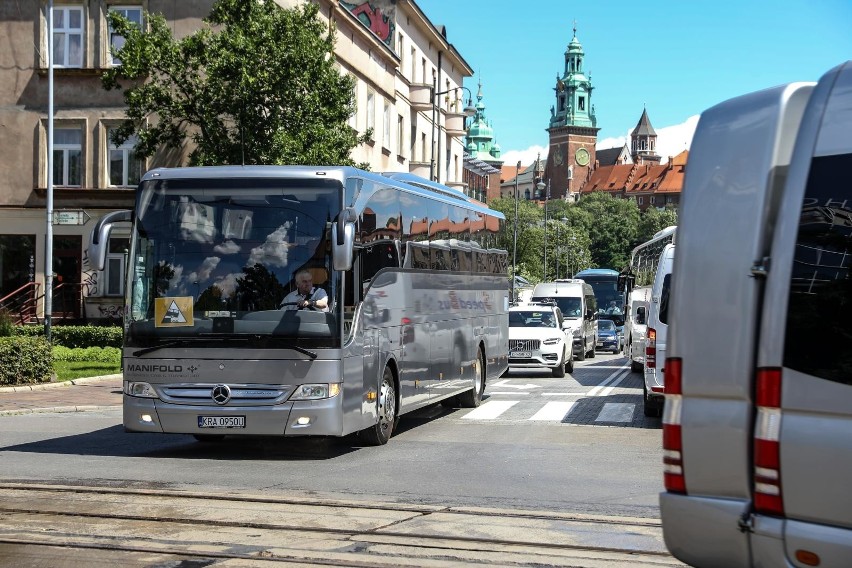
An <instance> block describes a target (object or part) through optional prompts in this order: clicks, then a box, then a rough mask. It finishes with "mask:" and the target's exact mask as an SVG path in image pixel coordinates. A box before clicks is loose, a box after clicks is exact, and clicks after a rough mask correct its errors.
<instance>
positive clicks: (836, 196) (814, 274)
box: [784, 154, 852, 384]
mask: <svg viewBox="0 0 852 568" xmlns="http://www.w3.org/2000/svg"><path fill="white" fill-rule="evenodd" d="M850 171H852V154H841V155H836V156H823V157H816V158H814V159H813V161H812V162H811V171H810V174H809V177H808V184H807V187H806V189H805V198H804V200H803V203H802V212H801V215H800V217H799V231H798V235H797V237H796V248H795V250H794V256H793V272H792V278H791V281H790V297H789V304H788V309H787V329H786V334H785V341H784V366H785V367H789V368H791V369H795V370H797V371H801V372H802V373H807V374H809V375H814V376H816V377H820V378H823V379H828V380H830V381H835V382H838V383H845V384H852V350H850V349H849V345H852V278H850V274H849V265H850V260H851V259H852V186H850V185H849V183H848V181H847V182H843V181H842V180H844V179H846V180H848V177H849V172H850Z"/></svg>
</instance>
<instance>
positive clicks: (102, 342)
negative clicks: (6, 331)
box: [15, 325, 123, 348]
mask: <svg viewBox="0 0 852 568" xmlns="http://www.w3.org/2000/svg"><path fill="white" fill-rule="evenodd" d="M15 335H17V336H26V337H43V336H44V326H40V325H39V326H30V325H27V326H16V327H15ZM50 339H51V341H52V343H53V344H54V345H62V346H64V347H71V348H73V347H119V348H120V347H121V344H122V340H123V337H122V328H120V327H118V326H93V325H61V326H54V327H51V328H50Z"/></svg>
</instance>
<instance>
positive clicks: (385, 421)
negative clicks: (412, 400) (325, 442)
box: [360, 367, 397, 446]
mask: <svg viewBox="0 0 852 568" xmlns="http://www.w3.org/2000/svg"><path fill="white" fill-rule="evenodd" d="M377 405H378V409H377V410H378V420H376V424H375V425H373V426H370V427H369V428H367V429H365V430H361V433H360V434H361V438H363V439H364V441H366V442H367V443H368V444H370V445H372V446H381V445H384V444H387V443H388V440H390V437H391V435H393V429H394V426H396V422H397V416H396V389H395V388H394V381H393V371H391V369H390V367H385V372H384V374H383V375H382V384H381V387H379V400H378V401H377Z"/></svg>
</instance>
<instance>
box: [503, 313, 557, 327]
mask: <svg viewBox="0 0 852 568" xmlns="http://www.w3.org/2000/svg"><path fill="white" fill-rule="evenodd" d="M509 327H557V323H556V318H555V317H554V315H553V313H552V312H541V311H532V310H531V311H514V312H509Z"/></svg>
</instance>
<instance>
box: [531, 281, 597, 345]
mask: <svg viewBox="0 0 852 568" xmlns="http://www.w3.org/2000/svg"><path fill="white" fill-rule="evenodd" d="M530 301H532V302H551V301H552V302H556V305H557V306H559V309H560V310H562V316H563V318H564V320H563V329H565V330H570V331H571V335H572V337H573V341H574V356H575V357H576V358H577V360H578V361H583V360H585V358H586V357H589V358H592V357H594V356H595V344H596V342H597V326H596V323H597V317H598V315H597V314H598V304H597V300H595V291H594V290H593V289H592V287H591V285H589V284H587V283H586V282H585V281H583V280H579V279H576V278H573V279H560V280H556V281H555V282H544V283H541V284H536V286H535V288H534V289H533V294H532V298H531V300H530Z"/></svg>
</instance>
